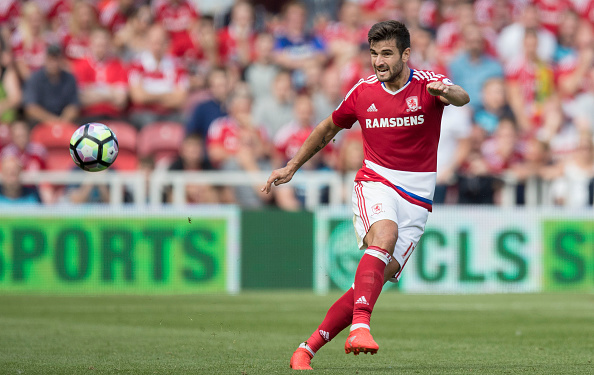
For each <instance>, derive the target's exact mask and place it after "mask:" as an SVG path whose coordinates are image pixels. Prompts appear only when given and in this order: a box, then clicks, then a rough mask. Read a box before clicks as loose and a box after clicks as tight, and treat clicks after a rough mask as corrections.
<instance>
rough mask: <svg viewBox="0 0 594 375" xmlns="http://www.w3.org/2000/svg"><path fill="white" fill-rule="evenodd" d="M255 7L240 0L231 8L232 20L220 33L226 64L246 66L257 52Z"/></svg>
mask: <svg viewBox="0 0 594 375" xmlns="http://www.w3.org/2000/svg"><path fill="white" fill-rule="evenodd" d="M255 42H256V33H255V32H254V8H253V7H252V5H251V4H249V3H248V2H238V3H236V4H235V5H233V8H232V10H231V22H230V23H229V26H227V27H225V28H223V29H222V30H220V31H219V33H218V43H219V54H220V57H221V62H222V63H224V64H227V65H229V64H236V65H238V66H239V67H241V68H245V67H246V66H247V65H248V64H249V63H250V62H251V61H252V60H253V59H254V54H255Z"/></svg>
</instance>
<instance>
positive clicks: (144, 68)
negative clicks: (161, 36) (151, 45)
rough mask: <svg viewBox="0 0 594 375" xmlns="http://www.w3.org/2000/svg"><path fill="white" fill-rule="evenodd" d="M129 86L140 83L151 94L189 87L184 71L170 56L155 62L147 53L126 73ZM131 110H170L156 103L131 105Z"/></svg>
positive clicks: (164, 111) (163, 111)
mask: <svg viewBox="0 0 594 375" xmlns="http://www.w3.org/2000/svg"><path fill="white" fill-rule="evenodd" d="M128 82H129V84H130V86H132V85H136V84H138V83H140V84H141V85H142V87H143V89H144V90H146V91H147V92H149V93H151V94H165V93H168V92H173V91H174V90H176V89H177V88H178V87H183V88H187V87H188V85H189V81H188V74H187V72H186V70H185V69H184V68H183V67H182V66H181V65H180V64H178V63H177V62H176V60H175V59H174V58H173V57H172V56H165V57H163V59H161V61H160V62H157V61H156V60H155V58H154V57H153V55H152V54H150V53H149V52H144V53H142V54H141V55H140V56H139V57H138V59H137V60H136V61H134V62H133V63H132V65H131V66H130V69H129V72H128ZM132 110H149V111H152V112H156V113H163V114H166V113H170V112H171V109H169V108H166V107H164V106H161V105H159V104H157V103H155V104H150V105H149V104H146V105H139V104H135V103H132Z"/></svg>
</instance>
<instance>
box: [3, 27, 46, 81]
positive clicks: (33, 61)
mask: <svg viewBox="0 0 594 375" xmlns="http://www.w3.org/2000/svg"><path fill="white" fill-rule="evenodd" d="M11 44H12V52H13V53H14V58H15V60H16V61H23V62H24V63H25V64H26V65H27V67H28V68H29V69H30V70H31V72H34V71H36V70H38V69H41V68H42V67H43V64H44V62H45V50H46V48H47V41H46V39H45V38H44V37H38V38H36V39H34V40H33V43H31V45H29V46H26V45H25V43H24V41H23V38H22V35H21V34H20V33H19V32H18V31H17V32H16V33H14V34H13V36H12V40H11Z"/></svg>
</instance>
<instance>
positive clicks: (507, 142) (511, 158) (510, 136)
mask: <svg viewBox="0 0 594 375" xmlns="http://www.w3.org/2000/svg"><path fill="white" fill-rule="evenodd" d="M519 146H520V144H519V139H518V131H517V128H516V124H515V122H514V121H513V119H511V118H502V119H501V120H500V121H499V125H498V126H497V130H495V133H494V134H493V137H491V138H489V139H487V140H486V141H485V142H484V143H483V145H482V147H481V152H482V154H483V157H484V158H485V161H486V163H487V165H488V168H489V171H490V173H491V174H492V175H496V176H501V175H503V174H504V173H505V172H507V171H508V170H509V169H510V168H511V167H512V166H513V165H514V164H516V163H519V162H520V161H522V153H521V152H520V147H519Z"/></svg>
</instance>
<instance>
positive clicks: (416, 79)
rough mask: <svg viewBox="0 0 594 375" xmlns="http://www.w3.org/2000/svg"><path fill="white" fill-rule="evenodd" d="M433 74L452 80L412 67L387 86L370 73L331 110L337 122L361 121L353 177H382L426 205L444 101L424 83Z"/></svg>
mask: <svg viewBox="0 0 594 375" xmlns="http://www.w3.org/2000/svg"><path fill="white" fill-rule="evenodd" d="M438 80H439V81H442V82H443V83H445V84H447V85H452V84H453V83H452V82H451V81H450V80H449V78H447V77H445V76H443V75H441V74H436V73H433V72H431V71H423V70H414V69H411V70H410V77H409V80H408V82H407V83H406V84H405V85H404V86H403V87H402V88H401V89H400V90H398V91H395V92H392V91H390V90H389V89H387V88H386V86H385V85H384V84H383V83H381V82H379V81H378V80H377V77H376V76H375V75H373V76H370V77H368V78H367V79H361V80H360V81H359V82H358V83H357V84H356V85H355V86H354V87H353V88H352V89H351V91H350V92H349V93H348V94H347V96H346V97H345V99H344V100H343V102H342V103H341V104H340V105H339V106H338V108H337V109H336V110H335V111H334V112H333V113H332V120H333V122H334V124H336V125H337V126H340V127H341V128H350V127H351V126H352V125H353V124H354V123H355V121H359V124H360V125H361V129H362V132H363V146H364V154H365V161H364V165H363V168H362V169H361V170H360V171H359V173H358V174H357V179H358V180H366V181H380V182H383V183H385V184H386V185H388V186H391V187H393V188H394V189H396V191H397V192H398V193H399V194H400V195H402V196H403V197H404V198H405V199H407V200H409V201H410V202H412V203H414V204H418V205H420V206H423V207H426V208H427V209H429V210H430V209H431V204H432V202H431V199H433V193H434V190H435V175H436V170H437V145H438V143H439V134H440V127H441V116H442V113H443V108H444V106H445V104H444V103H443V102H442V101H441V100H440V99H439V97H438V96H432V95H430V94H429V93H428V92H427V89H426V86H427V84H428V83H430V82H434V81H438Z"/></svg>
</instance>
